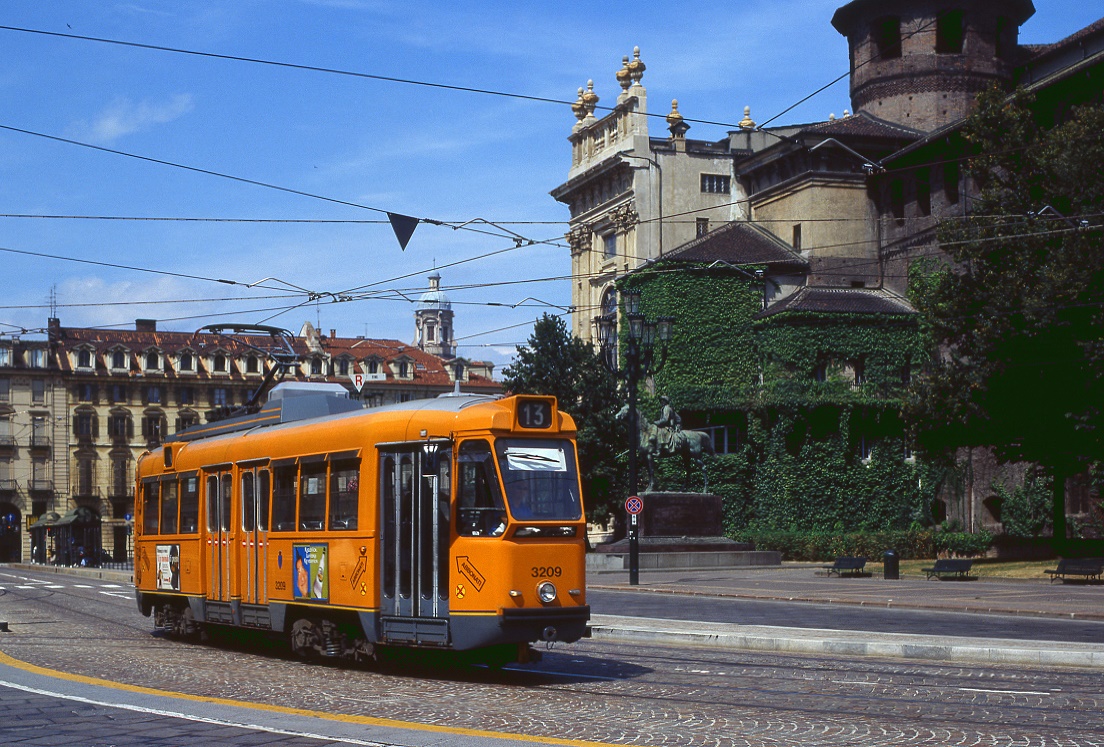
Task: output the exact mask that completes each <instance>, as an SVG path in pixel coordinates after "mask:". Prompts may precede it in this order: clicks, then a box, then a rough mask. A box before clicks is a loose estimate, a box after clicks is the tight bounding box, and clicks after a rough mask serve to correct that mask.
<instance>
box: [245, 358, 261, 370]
mask: <svg viewBox="0 0 1104 747" xmlns="http://www.w3.org/2000/svg"><path fill="white" fill-rule="evenodd" d="M259 370H260V368H259V366H258V365H257V356H255V355H251V356H249V357H248V358H246V359H245V372H246V373H252V374H255V373H259Z"/></svg>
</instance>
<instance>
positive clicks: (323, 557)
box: [292, 545, 330, 600]
mask: <svg viewBox="0 0 1104 747" xmlns="http://www.w3.org/2000/svg"><path fill="white" fill-rule="evenodd" d="M292 552H293V555H294V558H295V562H294V565H293V569H292V573H293V574H294V578H293V579H292V581H293V583H292V588H293V589H294V590H295V598H296V599H320V600H326V599H328V598H329V596H330V576H329V559H328V558H327V555H328V554H329V546H328V545H293V546H292Z"/></svg>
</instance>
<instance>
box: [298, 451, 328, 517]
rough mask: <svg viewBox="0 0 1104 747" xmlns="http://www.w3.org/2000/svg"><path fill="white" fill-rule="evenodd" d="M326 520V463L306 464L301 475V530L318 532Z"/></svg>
mask: <svg viewBox="0 0 1104 747" xmlns="http://www.w3.org/2000/svg"><path fill="white" fill-rule="evenodd" d="M325 518H326V463H325V462H319V463H318V464H304V465H302V471H301V472H300V473H299V529H301V530H303V531H307V532H316V531H319V530H321V529H322V526H323V522H324V520H325Z"/></svg>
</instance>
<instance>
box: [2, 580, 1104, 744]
mask: <svg viewBox="0 0 1104 747" xmlns="http://www.w3.org/2000/svg"><path fill="white" fill-rule="evenodd" d="M607 595H608V596H607ZM640 595H641V593H640V592H600V593H598V594H597V595H596V596H593V597H592V599H591V601H592V602H593V603H594V605H595V607H596V608H597V609H598V610H599V611H602V610H607V606H608V610H613V611H616V613H617V614H620V615H625V614H628V613H629V612H630V610H631V609H632V606H633V605H637V604H639V605H646V604H648V602H646V601H639V600H638V599H637V598H638V597H639V596H640ZM671 603H672V604H673V605H675V610H674V611H673V612H672V613H671V614H674V613H675V612H678V613H679V614H682V615H684V616H685V615H692V614H694V615H701V614H708V612H707V610H708V609H710V608H711V607H712V608H714V609H718V608H721V607H723V606H722V605H717V604H715V603H713V602H712V600H710V599H709V598H703V599H697V600H691V599H688V598H675V599H672V600H671ZM699 603H700V604H702V605H704V606H702V607H698V606H697V605H698V604H699ZM653 604H654V603H653ZM774 606H775V605H764V603H758V602H747V601H746V600H744V601H741V600H733V602H732V606H731V607H724V609H725V610H726V611H725V614H729V613H731V614H743V615H748V614H751V613H750V612H748V611H747V610H750V609H752V608H760V609H764V608H766V607H774ZM820 606H821V605H790V606H789V607H790V609H791V614H790V616H789V618H788V619H787V622H788V623H789V624H791V625H792V624H794V623H795V620H796V618H798V617H801V618H804V617H805V614H806V612H805V610H806V608H809V610H810V614H812V611H814V608H817V607H820ZM786 607H787V605H781V608H782V609H783V611H784V609H785V608H786ZM0 609H2V610H3V614H2V617H3V618H6V619H7V621H8V622H9V623H10V626H11V630H12V632H11V633H4V634H0V653H2V654H3V655H6V656H7V657H11V658H10V659H6V660H0V741H2V742H3V743H4V744H21V745H47V744H51V745H52V744H71V745H81V746H82V747H83V746H84V745H97V746H99V745H108V744H116V745H123V744H151V745H168V744H185V743H194V742H197V741H198V742H202V743H205V744H228V745H246V744H251V745H252V744H280V745H285V744H287V745H295V746H296V747H298V745H306V744H337V743H351V744H382V745H398V744H402V745H431V744H432V745H438V744H448V745H450V746H451V745H454V744H455V745H467V744H470V745H491V744H498V745H502V744H510V743H520V742H519V740H525V741H527V742H528V743H529V744H532V743H534V740H535V742H536V743H537V744H540V743H548V744H553V743H555V744H596V743H597V744H636V745H659V744H662V745H686V746H687V747H697V746H698V745H703V746H705V745H710V746H713V745H716V746H717V747H730V746H731V747H736V746H737V745H741V746H742V745H803V746H804V745H826V746H827V745H832V746H835V745H852V746H855V745H857V746H862V745H914V744H915V745H940V747H943V746H945V745H951V744H955V745H957V744H986V745H1008V746H1009V747H1012V746H1013V745H1015V747H1020V745H1026V746H1028V747H1033V746H1034V745H1056V744H1061V745H1104V726H1102V723H1101V719H1100V712H1101V709H1102V707H1104V688H1101V686H1100V675H1099V672H1096V671H1091V670H1051V671H1048V670H1046V669H1039V668H1025V667H1020V666H1016V667H1007V666H1005V667H1001V666H963V665H947V664H941V663H937V662H915V661H896V660H880V659H875V658H862V659H855V658H851V657H826V656H816V657H814V656H787V655H781V654H771V653H748V652H738V651H717V650H707V649H700V648H693V649H691V648H676V647H670V646H651V645H643V646H642V645H626V644H619V643H614V642H602V641H582V642H580V643H578V644H574V645H571V646H559V647H556V648H554V649H552V650H551V651H548V652H546V653H545V656H544V659H543V661H541V662H539V663H535V664H531V665H526V666H518V667H511V668H508V669H506V670H504V671H497V672H496V671H492V670H488V669H483V668H471V667H464V666H452V667H442V666H428V665H425V664H418V663H413V664H411V663H408V664H405V665H402V666H394V665H393V666H388V667H376V668H367V669H355V668H342V667H333V666H327V665H324V664H304V663H302V662H301V661H298V660H296V659H294V658H291V657H290V656H288V655H287V654H286V651H284V650H283V649H281V648H279V647H272V646H261V645H255V643H254V644H252V645H245V644H243V643H236V644H235V643H233V642H229V641H226V642H223V643H222V644H220V645H195V644H187V643H182V642H179V641H172V640H168V639H165V638H163V637H160V636H158V635H154V634H153V633H152V625H151V624H150V621H149V620H148V619H147V618H143V617H141V616H140V615H139V614H138V612H137V609H136V606H135V604H134V601H133V596H132V591H131V590H130V589H128V588H127V587H126V586H125V585H119V584H110V583H105V582H102V581H92V580H87V579H79V578H67V577H59V576H56V575H53V574H41V575H39V574H32V573H25V572H22V571H20V572H18V573H13V572H9V571H6V570H4V569H2V568H0ZM798 609H800V610H801V611H800V612H796V610H798ZM820 611H821V612H824V613H826V614H827V613H830V612H831V611H830V610H820ZM860 611H862V610H860ZM893 612H896V611H893ZM649 614H651V615H654V614H655V611H654V607H653V608H652V611H651V612H649ZM763 614H766V613H763ZM772 614H773V613H772ZM924 616H925V617H928V616H930V617H932V618H933V619H938V618H939V616H940V613H924ZM1028 622H1033V621H1028ZM1049 622H1054V621H1049ZM29 665H36V666H38V667H42V668H43V669H33V668H31V667H30V666H29ZM49 670H52V671H53V672H62V673H64V674H62V675H57V674H53V673H51V671H49ZM109 683H122V685H123V686H124V687H122V688H120V686H119V685H116V684H109Z"/></svg>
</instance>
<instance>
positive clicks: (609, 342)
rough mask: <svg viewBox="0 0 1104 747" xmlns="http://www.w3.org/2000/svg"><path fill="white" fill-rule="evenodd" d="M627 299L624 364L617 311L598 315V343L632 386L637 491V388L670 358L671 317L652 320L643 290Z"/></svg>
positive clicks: (632, 578) (636, 578)
mask: <svg viewBox="0 0 1104 747" xmlns="http://www.w3.org/2000/svg"><path fill="white" fill-rule="evenodd" d="M622 296H623V298H624V302H625V333H626V334H625V350H624V365H622V361H621V356H620V355H619V352H620V351H619V350H618V334H617V312H616V310H615V311H613V312H612V313H608V314H605V315H603V316H599V317H595V319H594V324H595V326H596V327H597V328H598V346H599V349H600V350H601V353H602V360H603V361H604V362H605V364H606V366H607V367H608V368H609V370H610V371H612V372H613V373H614V374H615V375H616V376H618V377H619V378H623V379H624V380H625V386H626V387H627V388H628V390H629V392H628V393H629V493H630V494H635V493H636V490H637V487H638V484H639V481H640V474H639V464H638V458H637V449H638V448H639V440H640V424H639V422H638V417H639V416H638V414H637V410H636V394H637V388H638V387H639V385H640V382H641V380H643V379H644V377H645V376H647V375H648V374H649V373H656V372H658V371H659V370H660V369H661V368H663V364H664V363H665V362H666V360H667V343H668V342H670V340H671V327H672V324H673V320H672V319H671V317H667V316H662V317H659V318H658V319H656V320H654V321H651V320H647V319H645V317H644V314H643V313H642V312H641V310H640V291H638V290H627V291H625V292H624V293H623V294H622ZM639 583H640V539H639V531H638V525H637V515H636V514H635V513H634V514H632V515H631V516H630V518H629V584H630V585H632V586H636V585H638V584H639Z"/></svg>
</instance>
